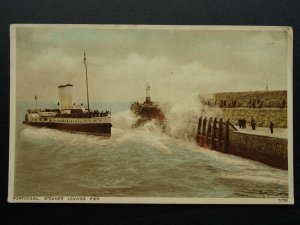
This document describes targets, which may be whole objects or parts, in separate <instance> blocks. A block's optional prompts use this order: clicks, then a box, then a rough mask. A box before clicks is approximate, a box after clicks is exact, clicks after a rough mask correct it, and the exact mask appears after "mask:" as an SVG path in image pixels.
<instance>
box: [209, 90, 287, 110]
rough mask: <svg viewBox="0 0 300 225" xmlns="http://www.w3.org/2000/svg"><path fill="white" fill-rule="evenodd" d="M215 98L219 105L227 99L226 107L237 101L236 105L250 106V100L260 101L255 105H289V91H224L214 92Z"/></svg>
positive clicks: (269, 106)
mask: <svg viewBox="0 0 300 225" xmlns="http://www.w3.org/2000/svg"><path fill="white" fill-rule="evenodd" d="M214 100H215V101H217V102H218V105H219V106H220V103H221V101H223V102H224V101H225V102H226V103H225V107H231V106H232V105H230V103H232V102H233V101H235V102H236V104H235V105H236V107H247V108H249V103H250V101H252V102H254V101H255V102H256V103H257V101H258V104H256V106H255V107H258V108H259V107H263V108H265V107H268V108H280V107H282V104H283V103H284V107H286V106H287V91H249V92H222V93H216V94H214ZM260 103H261V106H260Z"/></svg>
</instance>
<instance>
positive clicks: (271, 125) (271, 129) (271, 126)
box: [270, 121, 274, 134]
mask: <svg viewBox="0 0 300 225" xmlns="http://www.w3.org/2000/svg"><path fill="white" fill-rule="evenodd" d="M273 128H274V123H272V121H270V131H271V134H273Z"/></svg>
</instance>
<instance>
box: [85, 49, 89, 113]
mask: <svg viewBox="0 0 300 225" xmlns="http://www.w3.org/2000/svg"><path fill="white" fill-rule="evenodd" d="M83 63H84V66H85V78H86V97H87V103H88V112H90V100H89V81H88V75H87V65H86V56H85V52H84V60H83Z"/></svg>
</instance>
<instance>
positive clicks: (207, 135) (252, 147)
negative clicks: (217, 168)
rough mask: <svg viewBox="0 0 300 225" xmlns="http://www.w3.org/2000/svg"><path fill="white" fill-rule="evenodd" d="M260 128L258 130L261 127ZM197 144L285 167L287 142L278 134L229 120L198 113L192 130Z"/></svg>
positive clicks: (281, 167) (286, 167)
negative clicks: (249, 127) (248, 127)
mask: <svg viewBox="0 0 300 225" xmlns="http://www.w3.org/2000/svg"><path fill="white" fill-rule="evenodd" d="M261 132H262V131H261ZM196 142H197V143H198V145H199V146H201V147H204V148H207V149H211V150H215V151H219V152H223V153H229V154H233V155H237V156H241V157H244V158H247V159H251V160H255V161H258V162H262V163H265V164H267V165H270V166H273V167H276V168H280V169H284V170H287V169H288V151H287V147H288V142H287V139H286V138H284V137H282V135H281V136H279V137H278V136H277V137H276V136H271V135H263V134H261V133H260V132H252V133H251V132H250V131H249V132H247V131H245V130H242V131H239V130H238V129H237V128H236V127H235V126H233V125H232V124H231V123H230V121H229V120H227V121H226V122H224V121H223V119H222V118H220V119H219V120H218V119H217V118H214V119H212V117H210V118H209V119H207V117H204V118H203V117H202V116H201V117H200V118H199V121H198V128H197V134H196Z"/></svg>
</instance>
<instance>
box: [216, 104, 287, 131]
mask: <svg viewBox="0 0 300 225" xmlns="http://www.w3.org/2000/svg"><path fill="white" fill-rule="evenodd" d="M221 111H222V117H223V120H225V121H226V120H227V119H229V120H230V122H231V123H232V124H234V125H236V126H238V120H239V119H246V122H247V126H250V121H251V118H253V119H254V120H255V121H256V126H258V127H269V125H270V121H272V122H273V123H274V127H277V128H287V108H282V109H280V108H261V109H259V108H222V109H221Z"/></svg>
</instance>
